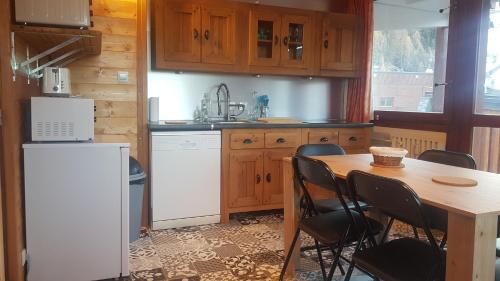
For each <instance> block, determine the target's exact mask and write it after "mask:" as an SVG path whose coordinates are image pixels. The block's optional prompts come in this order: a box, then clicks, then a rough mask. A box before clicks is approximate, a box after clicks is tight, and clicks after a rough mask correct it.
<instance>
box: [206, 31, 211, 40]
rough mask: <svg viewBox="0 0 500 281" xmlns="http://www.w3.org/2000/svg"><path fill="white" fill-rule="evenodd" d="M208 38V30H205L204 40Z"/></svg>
mask: <svg viewBox="0 0 500 281" xmlns="http://www.w3.org/2000/svg"><path fill="white" fill-rule="evenodd" d="M208 39H210V31H208V30H205V40H207V41H208Z"/></svg>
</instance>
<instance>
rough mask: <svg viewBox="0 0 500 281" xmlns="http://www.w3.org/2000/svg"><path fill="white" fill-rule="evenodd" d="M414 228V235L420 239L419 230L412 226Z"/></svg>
mask: <svg viewBox="0 0 500 281" xmlns="http://www.w3.org/2000/svg"><path fill="white" fill-rule="evenodd" d="M412 228H413V235H415V238H416V239H420V237H419V236H418V230H417V228H416V227H414V226H412Z"/></svg>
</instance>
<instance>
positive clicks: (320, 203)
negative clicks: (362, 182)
mask: <svg viewBox="0 0 500 281" xmlns="http://www.w3.org/2000/svg"><path fill="white" fill-rule="evenodd" d="M346 203H347V206H348V207H349V209H354V203H352V202H351V201H347V202H346ZM359 206H360V207H361V210H363V211H366V210H367V209H368V205H367V204H366V203H364V202H359ZM314 207H316V210H317V211H318V212H320V213H328V212H335V211H344V207H343V206H342V203H340V200H339V199H320V200H314Z"/></svg>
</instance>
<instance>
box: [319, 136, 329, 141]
mask: <svg viewBox="0 0 500 281" xmlns="http://www.w3.org/2000/svg"><path fill="white" fill-rule="evenodd" d="M319 141H320V142H328V141H329V139H328V138H327V137H322V138H321V139H319Z"/></svg>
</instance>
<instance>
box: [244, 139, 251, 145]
mask: <svg viewBox="0 0 500 281" xmlns="http://www.w3.org/2000/svg"><path fill="white" fill-rule="evenodd" d="M243 143H244V144H252V143H253V141H252V140H251V139H245V140H243Z"/></svg>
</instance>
